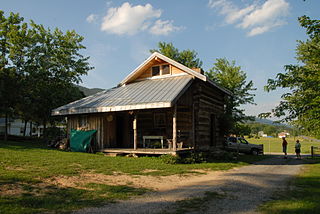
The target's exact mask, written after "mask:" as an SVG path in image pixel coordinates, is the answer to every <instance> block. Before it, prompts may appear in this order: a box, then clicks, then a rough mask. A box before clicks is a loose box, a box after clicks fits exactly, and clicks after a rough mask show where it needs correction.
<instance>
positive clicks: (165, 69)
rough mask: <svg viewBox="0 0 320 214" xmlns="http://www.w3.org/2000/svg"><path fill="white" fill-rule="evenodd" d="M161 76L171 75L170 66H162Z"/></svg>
mask: <svg viewBox="0 0 320 214" xmlns="http://www.w3.org/2000/svg"><path fill="white" fill-rule="evenodd" d="M161 74H162V75H164V74H170V69H169V65H161Z"/></svg>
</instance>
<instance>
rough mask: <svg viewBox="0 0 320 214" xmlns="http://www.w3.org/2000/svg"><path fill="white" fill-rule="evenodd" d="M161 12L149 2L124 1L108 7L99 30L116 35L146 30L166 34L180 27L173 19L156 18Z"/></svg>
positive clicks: (132, 33)
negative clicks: (118, 5)
mask: <svg viewBox="0 0 320 214" xmlns="http://www.w3.org/2000/svg"><path fill="white" fill-rule="evenodd" d="M161 14H162V11H161V10H159V9H154V8H153V7H152V5H151V4H146V5H144V6H143V5H136V6H133V5H131V4H130V3H128V2H125V3H123V4H122V5H121V6H120V7H113V8H109V9H108V11H107V14H106V15H105V16H104V17H103V22H102V24H101V30H102V31H105V32H107V33H111V34H117V35H125V34H127V35H134V34H136V33H138V32H141V31H147V30H148V31H149V32H150V33H152V34H156V35H168V34H169V33H171V32H173V31H176V30H179V29H180V28H179V27H176V26H174V25H173V21H169V20H165V21H162V20H160V19H158V18H160V17H161ZM155 19H158V20H156V21H155Z"/></svg>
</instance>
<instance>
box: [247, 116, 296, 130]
mask: <svg viewBox="0 0 320 214" xmlns="http://www.w3.org/2000/svg"><path fill="white" fill-rule="evenodd" d="M253 122H256V123H262V124H267V125H272V126H286V127H288V128H290V127H291V126H290V125H288V124H284V123H276V122H274V121H272V120H268V119H261V118H259V117H255V120H254V121H253ZM249 123H252V122H251V121H249Z"/></svg>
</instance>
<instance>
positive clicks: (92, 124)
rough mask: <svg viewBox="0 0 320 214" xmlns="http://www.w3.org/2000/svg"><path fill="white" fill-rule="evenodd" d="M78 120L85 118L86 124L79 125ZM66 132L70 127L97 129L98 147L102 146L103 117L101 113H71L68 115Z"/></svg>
mask: <svg viewBox="0 0 320 214" xmlns="http://www.w3.org/2000/svg"><path fill="white" fill-rule="evenodd" d="M80 120H85V121H86V125H81V124H80ZM67 128H68V133H70V130H71V129H84V130H92V129H95V130H97V134H96V139H97V143H98V145H97V146H98V148H103V138H104V132H103V128H104V117H102V114H91V115H81V116H79V115H72V116H69V117H68V125H67Z"/></svg>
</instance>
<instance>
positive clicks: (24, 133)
mask: <svg viewBox="0 0 320 214" xmlns="http://www.w3.org/2000/svg"><path fill="white" fill-rule="evenodd" d="M27 124H28V121H27V120H25V121H24V127H23V137H25V136H26V131H27Z"/></svg>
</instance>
